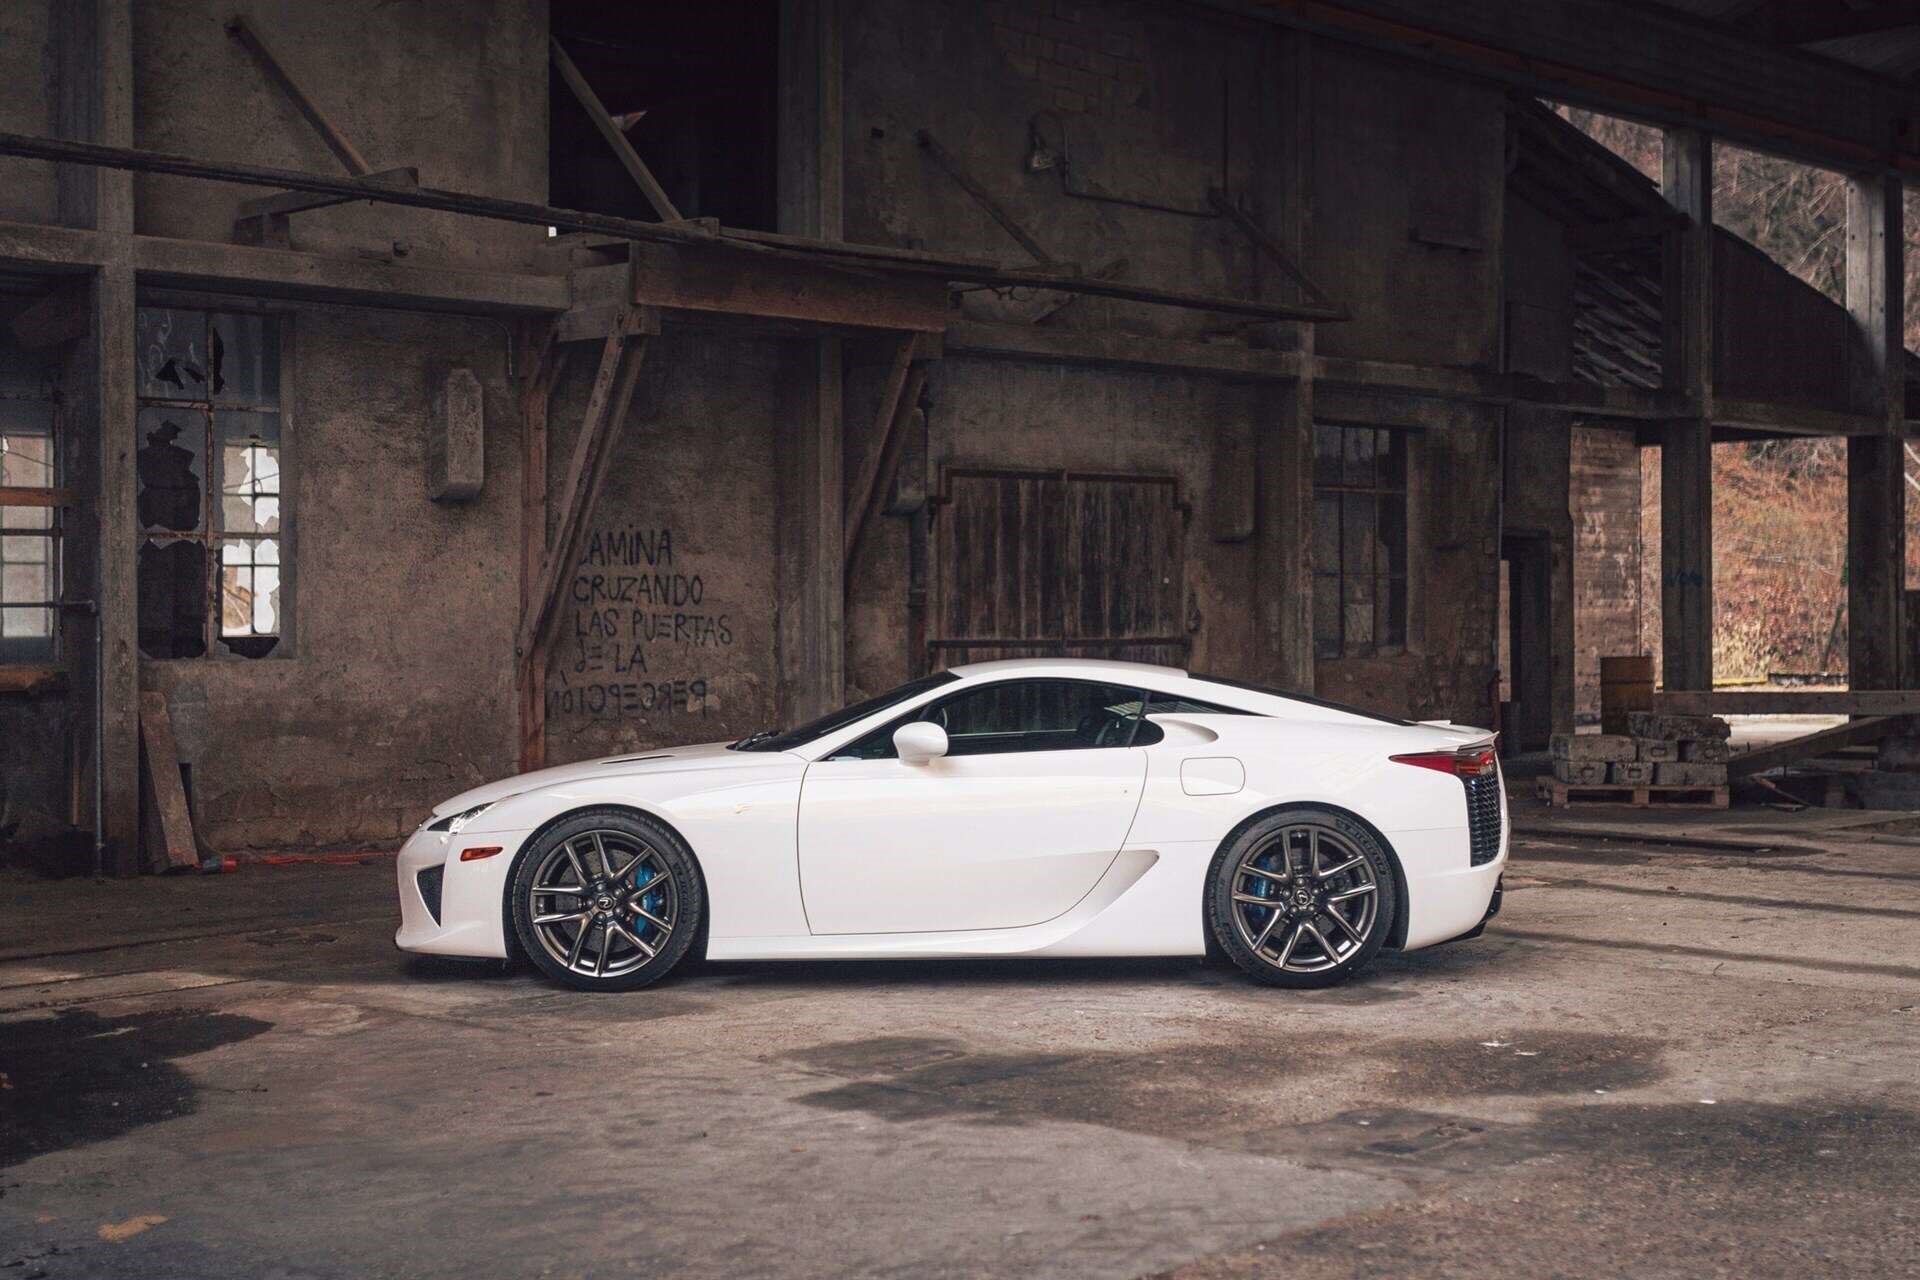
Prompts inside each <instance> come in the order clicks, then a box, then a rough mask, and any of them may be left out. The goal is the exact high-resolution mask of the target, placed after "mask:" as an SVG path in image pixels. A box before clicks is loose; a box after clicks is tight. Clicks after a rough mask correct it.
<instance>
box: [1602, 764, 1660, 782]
mask: <svg viewBox="0 0 1920 1280" xmlns="http://www.w3.org/2000/svg"><path fill="white" fill-rule="evenodd" d="M1658 767H1659V766H1657V765H1654V764H1651V763H1649V762H1648V761H1645V760H1622V761H1620V762H1618V763H1617V764H1610V765H1608V766H1607V781H1608V782H1611V783H1613V784H1614V785H1615V786H1616V787H1644V786H1646V785H1647V784H1648V783H1649V782H1652V781H1653V771H1654V770H1655V769H1656V768H1658Z"/></svg>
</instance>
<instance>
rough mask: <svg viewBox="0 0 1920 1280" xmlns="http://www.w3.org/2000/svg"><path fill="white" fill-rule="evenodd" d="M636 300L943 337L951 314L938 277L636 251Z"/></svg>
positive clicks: (713, 253) (671, 250)
mask: <svg viewBox="0 0 1920 1280" xmlns="http://www.w3.org/2000/svg"><path fill="white" fill-rule="evenodd" d="M632 267H633V293H632V295H631V301H633V302H637V303H641V304H644V305H646V306H653V307H673V308H679V309H684V310H688V311H711V312H724V313H726V314H730V315H748V316H763V317H768V318H772V319H782V320H806V321H812V322H815V323H819V324H830V325H847V326H851V327H855V328H865V329H896V330H908V331H912V332H915V333H939V332H940V331H942V330H943V329H945V328H946V326H947V321H948V317H949V315H950V313H951V308H950V303H949V298H948V294H947V286H946V283H945V281H943V280H941V279H939V278H938V277H925V276H921V277H900V276H888V275H886V274H883V273H876V272H853V271H848V270H845V269H842V268H837V267H835V266H834V265H833V264H831V263H828V262H824V261H820V262H799V261H793V260H791V259H784V260H782V259H760V258H753V257H742V256H740V255H738V254H734V253H729V252H727V251H725V250H723V249H721V250H709V251H708V252H705V253H701V252H697V251H692V250H689V249H685V248H681V247H677V246H673V245H650V244H636V245H634V246H633V259H632Z"/></svg>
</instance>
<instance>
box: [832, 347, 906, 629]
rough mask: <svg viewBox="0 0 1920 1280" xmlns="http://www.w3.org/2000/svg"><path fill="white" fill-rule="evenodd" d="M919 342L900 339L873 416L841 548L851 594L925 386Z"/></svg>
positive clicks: (845, 584)
mask: <svg viewBox="0 0 1920 1280" xmlns="http://www.w3.org/2000/svg"><path fill="white" fill-rule="evenodd" d="M917 346H918V340H917V339H916V338H915V336H914V335H912V334H908V335H906V336H905V337H903V338H902V339H901V340H900V343H899V345H898V346H897V347H896V348H895V350H894V353H893V366H892V367H891V368H890V369H888V371H887V381H886V383H885V385H884V386H883V387H882V388H881V391H880V409H879V412H878V413H876V414H875V415H874V422H873V433H872V435H871V436H870V437H869V439H871V440H872V442H873V453H872V456H871V457H870V458H868V460H867V465H866V470H865V474H864V475H863V476H862V478H861V479H860V480H859V481H858V482H857V483H856V484H855V486H854V489H853V496H854V504H853V515H852V518H851V519H850V520H848V521H847V529H846V545H845V546H844V547H843V549H842V553H841V554H842V558H843V563H842V567H841V584H842V586H843V588H844V589H846V590H848V591H851V590H852V587H851V586H850V585H849V584H850V583H851V582H852V580H853V565H854V561H855V560H857V559H858V558H859V556H860V539H861V536H862V535H863V534H864V533H865V532H866V530H867V526H868V525H870V524H872V523H873V521H874V520H875V519H877V518H878V517H879V515H880V508H881V506H882V505H883V504H884V503H885V502H886V499H887V485H888V483H889V482H890V481H891V480H892V479H893V473H894V471H895V470H896V469H897V468H898V467H899V465H900V450H901V447H902V446H903V445H904V444H905V442H906V438H907V429H906V423H907V420H908V419H909V418H910V417H912V415H913V410H914V405H915V403H916V402H917V401H918V400H919V399H920V389H921V388H922V387H924V386H926V383H927V372H926V370H925V369H924V368H920V367H918V366H916V365H914V364H913V359H914V354H915V351H916V348H917Z"/></svg>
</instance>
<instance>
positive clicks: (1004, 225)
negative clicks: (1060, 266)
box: [914, 129, 1054, 263]
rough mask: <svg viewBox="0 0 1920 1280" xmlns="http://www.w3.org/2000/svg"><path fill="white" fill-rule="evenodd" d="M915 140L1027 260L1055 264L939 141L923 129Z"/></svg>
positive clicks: (991, 194)
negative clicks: (1005, 234) (1018, 248)
mask: <svg viewBox="0 0 1920 1280" xmlns="http://www.w3.org/2000/svg"><path fill="white" fill-rule="evenodd" d="M914 137H915V139H916V140H917V141H918V142H919V143H920V149H921V150H922V151H924V152H926V153H927V156H928V158H929V159H931V160H932V161H933V162H934V164H936V165H938V166H939V167H940V170H941V172H943V173H945V174H946V175H947V176H948V177H949V178H952V179H953V181H954V184H955V185H956V186H958V187H959V188H960V189H961V190H962V191H964V192H966V193H967V195H968V196H970V197H972V199H973V202H974V203H975V204H977V205H979V206H980V207H981V208H982V209H984V210H985V211H986V214H987V216H988V217H989V218H992V219H993V220H994V222H995V223H996V224H997V225H998V226H999V228H1000V229H1001V230H1002V231H1004V232H1006V233H1007V235H1009V236H1010V237H1012V239H1013V242H1014V243H1015V244H1017V245H1019V246H1020V247H1021V248H1022V249H1025V250H1026V251H1027V255H1028V256H1029V257H1031V258H1032V259H1033V260H1034V261H1035V262H1043V263H1051V262H1053V261H1054V257H1053V255H1052V254H1050V253H1048V252H1047V251H1046V250H1045V249H1043V248H1041V247H1040V242H1039V241H1038V240H1035V239H1034V238H1033V237H1032V236H1031V235H1029V234H1027V229H1026V228H1025V227H1023V226H1021V225H1020V224H1019V223H1018V222H1017V221H1015V220H1014V217H1013V215H1012V214H1010V213H1008V212H1007V211H1006V208H1005V207H1004V206H1003V205H1002V204H1001V203H1000V202H999V201H998V200H996V199H994V197H993V193H992V192H990V191H988V190H987V189H986V188H985V187H983V186H981V185H980V183H979V182H977V181H975V179H974V177H973V175H972V174H970V173H968V172H967V169H966V166H965V165H963V164H961V163H960V161H959V160H958V159H956V158H955V157H954V154H953V153H952V152H951V151H948V150H947V149H946V148H945V147H943V146H941V145H940V140H939V139H938V138H936V137H934V136H933V134H932V133H930V132H929V131H927V130H925V129H922V130H920V131H919V132H918V133H917V134H915V135H914Z"/></svg>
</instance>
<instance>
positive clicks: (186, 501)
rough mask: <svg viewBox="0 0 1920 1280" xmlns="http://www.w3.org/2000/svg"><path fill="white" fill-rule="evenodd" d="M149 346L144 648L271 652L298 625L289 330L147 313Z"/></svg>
mask: <svg viewBox="0 0 1920 1280" xmlns="http://www.w3.org/2000/svg"><path fill="white" fill-rule="evenodd" d="M136 340H137V351H138V366H139V367H138V378H139V392H140V408H139V414H138V417H137V418H136V421H135V433H136V436H137V440H136V449H137V453H136V455H135V458H136V461H135V469H136V471H137V473H138V489H137V491H136V498H135V503H136V507H137V511H138V516H139V520H140V527H141V530H142V532H143V534H144V535H145V540H144V542H143V544H142V546H141V548H140V556H139V569H138V573H139V587H140V611H139V617H140V650H141V652H142V653H144V654H145V655H146V656H147V657H149V658H196V657H201V656H203V655H207V654H234V655H238V656H240V657H245V658H261V657H265V656H266V655H267V654H269V653H271V652H273V651H274V649H275V648H276V647H277V646H278V645H279V642H280V638H281V636H282V635H283V634H284V632H285V622H286V619H285V617H284V614H283V610H282V585H283V574H284V573H285V565H284V562H283V552H284V550H285V548H284V545H283V542H284V533H285V512H284V507H283V501H284V499H283V495H282V493H281V485H280V475H281V470H280V469H281V459H282V456H283V455H282V440H281V431H282V419H281V412H280V331H279V322H278V320H277V319H276V318H275V317H273V316H264V315H237V314H226V313H214V312H206V311H193V310H187V309H183V308H166V307H142V308H141V309H140V311H139V313H138V317H137V321H136Z"/></svg>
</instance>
